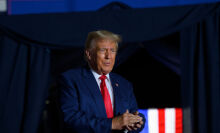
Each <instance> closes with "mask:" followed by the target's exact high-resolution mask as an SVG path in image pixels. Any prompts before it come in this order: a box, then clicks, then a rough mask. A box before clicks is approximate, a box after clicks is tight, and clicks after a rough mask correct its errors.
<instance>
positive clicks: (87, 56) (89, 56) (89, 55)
mask: <svg viewBox="0 0 220 133" xmlns="http://www.w3.org/2000/svg"><path fill="white" fill-rule="evenodd" d="M85 53H86V58H87V59H88V60H91V52H90V51H89V50H85Z"/></svg>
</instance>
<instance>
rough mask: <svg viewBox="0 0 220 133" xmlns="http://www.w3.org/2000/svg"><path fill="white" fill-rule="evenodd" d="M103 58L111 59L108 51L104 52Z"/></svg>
mask: <svg viewBox="0 0 220 133" xmlns="http://www.w3.org/2000/svg"><path fill="white" fill-rule="evenodd" d="M105 58H106V59H109V58H111V54H110V50H106V52H105Z"/></svg>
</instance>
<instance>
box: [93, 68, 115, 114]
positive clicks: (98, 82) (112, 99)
mask: <svg viewBox="0 0 220 133" xmlns="http://www.w3.org/2000/svg"><path fill="white" fill-rule="evenodd" d="M91 71H92V74H93V75H94V77H95V80H96V82H97V84H98V86H99V90H100V91H101V88H100V84H101V80H100V79H99V77H100V76H102V75H99V74H98V73H96V72H95V71H94V70H92V69H91ZM105 76H106V77H107V78H106V79H105V84H106V86H107V89H108V92H109V95H110V98H111V102H112V109H113V110H114V95H113V88H112V84H111V81H110V77H109V74H107V75H105Z"/></svg>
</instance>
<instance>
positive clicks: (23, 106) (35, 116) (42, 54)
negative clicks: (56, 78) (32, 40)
mask: <svg viewBox="0 0 220 133" xmlns="http://www.w3.org/2000/svg"><path fill="white" fill-rule="evenodd" d="M0 44H1V45H0V73H1V74H0V81H1V82H0V92H1V93H0V108H1V109H0V119H1V121H0V131H1V132H3V133H35V132H37V129H38V123H39V120H40V118H41V113H42V110H43V108H44V104H45V99H46V98H47V92H48V79H49V68H50V53H49V51H48V50H47V49H45V48H41V47H32V46H29V45H28V44H23V43H22V42H19V41H17V40H13V39H11V38H9V37H8V36H5V35H3V34H0Z"/></svg>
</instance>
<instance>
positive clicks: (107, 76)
mask: <svg viewBox="0 0 220 133" xmlns="http://www.w3.org/2000/svg"><path fill="white" fill-rule="evenodd" d="M91 71H92V74H93V75H94V77H95V79H96V80H99V77H100V76H102V75H100V74H98V73H97V72H95V71H94V70H93V69H91ZM105 76H106V79H107V80H108V81H109V79H110V78H109V73H108V74H106V75H105Z"/></svg>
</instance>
